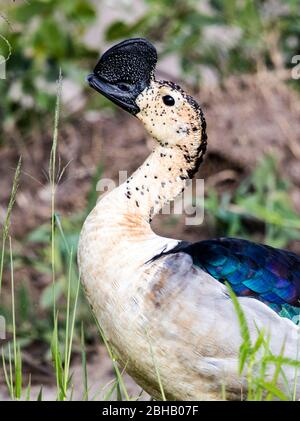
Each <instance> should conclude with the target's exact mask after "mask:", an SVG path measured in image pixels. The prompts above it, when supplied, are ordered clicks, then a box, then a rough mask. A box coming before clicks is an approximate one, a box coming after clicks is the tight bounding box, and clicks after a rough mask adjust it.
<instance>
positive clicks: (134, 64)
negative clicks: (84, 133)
mask: <svg viewBox="0 0 300 421" xmlns="http://www.w3.org/2000/svg"><path fill="white" fill-rule="evenodd" d="M156 62H157V52H156V49H155V47H154V46H153V45H152V44H151V43H150V42H149V41H147V40H146V39H144V38H133V39H129V40H126V41H123V42H120V43H119V44H117V45H115V46H113V47H112V48H110V49H109V50H107V51H106V52H105V53H104V54H103V55H102V57H101V58H100V60H99V61H98V63H97V65H96V67H95V68H94V72H93V73H92V74H90V75H89V76H88V78H87V80H88V82H89V84H90V86H91V87H92V88H94V89H95V90H96V91H98V92H100V93H101V94H102V95H104V96H106V97H107V98H108V99H110V100H111V101H113V102H114V103H116V104H117V105H119V106H120V107H122V108H123V109H125V110H126V111H129V112H130V113H132V114H136V113H138V112H139V108H138V107H137V105H136V102H135V100H136V98H137V96H138V95H139V94H140V93H141V92H142V91H143V90H144V89H145V88H146V87H147V86H148V85H149V84H150V81H151V79H152V78H153V77H154V70H155V66H156Z"/></svg>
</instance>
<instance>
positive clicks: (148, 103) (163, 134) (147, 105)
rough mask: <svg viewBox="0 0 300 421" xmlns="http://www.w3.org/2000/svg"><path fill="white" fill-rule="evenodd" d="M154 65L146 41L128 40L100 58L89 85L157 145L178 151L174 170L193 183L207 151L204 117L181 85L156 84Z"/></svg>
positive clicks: (152, 50) (153, 53)
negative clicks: (142, 127)
mask: <svg viewBox="0 0 300 421" xmlns="http://www.w3.org/2000/svg"><path fill="white" fill-rule="evenodd" d="M156 62H157V52H156V49H155V47H154V46H153V45H152V44H151V43H150V42H149V41H147V40H145V39H143V38H134V39H129V40H126V41H123V42H121V43H119V44H117V45H115V46H114V47H112V48H110V49H109V50H108V51H106V53H104V54H103V56H102V57H101V58H100V60H99V62H98V63H97V65H96V67H95V69H94V72H93V73H92V74H91V75H89V77H88V82H89V84H90V85H91V86H92V87H93V88H94V89H96V90H97V91H98V92H100V93H102V94H103V95H105V96H106V97H107V98H109V99H110V100H111V101H113V102H114V103H116V104H117V105H119V106H120V107H121V108H123V109H125V110H126V111H129V112H130V113H131V114H134V115H135V116H136V117H138V118H139V120H141V121H142V122H143V124H144V125H145V127H146V129H147V130H148V132H149V133H150V134H151V135H152V136H153V138H154V139H156V140H157V141H158V143H159V144H160V145H161V146H163V147H166V148H170V149H172V148H174V149H176V150H177V151H180V154H179V155H180V156H179V160H178V162H177V166H178V167H180V168H181V169H182V173H183V175H182V177H185V178H192V177H193V175H194V174H195V172H196V171H197V170H198V168H199V165H200V164H201V162H202V158H203V155H204V153H205V151H206V143H207V142H206V141H207V136H206V122H205V118H204V115H203V112H202V110H201V108H200V106H199V104H198V103H197V102H196V101H195V100H194V98H192V97H191V96H190V95H188V94H186V92H184V90H183V89H181V88H180V86H178V85H176V84H175V83H173V82H170V81H164V80H156V79H155V77H154V71H155V66H156ZM163 156H164V154H163V153H162V157H163Z"/></svg>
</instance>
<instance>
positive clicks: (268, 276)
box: [169, 238, 300, 318]
mask: <svg viewBox="0 0 300 421" xmlns="http://www.w3.org/2000/svg"><path fill="white" fill-rule="evenodd" d="M170 252H171V253H174V252H184V253H188V254H189V255H191V256H192V258H193V262H194V264H195V265H196V266H198V267H200V268H201V269H203V270H204V271H206V272H208V273H209V274H210V275H211V276H213V277H214V278H215V279H217V280H218V281H220V282H222V283H224V282H225V281H227V282H228V283H229V284H230V285H231V287H232V289H233V291H234V292H235V293H236V295H238V296H250V297H254V298H256V299H259V300H261V301H263V302H264V303H266V304H267V305H269V306H270V307H272V308H273V309H274V310H275V311H277V312H278V313H281V312H282V311H283V312H288V313H290V314H291V318H292V316H294V315H295V314H299V309H297V307H300V302H299V299H300V256H297V255H296V254H294V253H292V252H289V251H286V250H280V249H275V248H273V247H269V246H266V245H262V244H255V243H252V242H250V241H247V240H241V239H235V238H219V239H214V240H207V241H200V242H198V243H194V244H191V243H186V242H182V243H179V245H178V246H177V247H176V248H175V249H173V250H172V251H170ZM170 252H169V253H170ZM294 310H295V311H294ZM283 315H286V314H283Z"/></svg>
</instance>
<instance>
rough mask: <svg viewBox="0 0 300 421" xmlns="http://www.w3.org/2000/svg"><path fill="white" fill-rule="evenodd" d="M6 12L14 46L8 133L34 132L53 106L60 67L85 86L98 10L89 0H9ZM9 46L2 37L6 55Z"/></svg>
mask: <svg viewBox="0 0 300 421" xmlns="http://www.w3.org/2000/svg"><path fill="white" fill-rule="evenodd" d="M2 14H3V18H2V19H0V33H1V34H2V35H3V36H4V37H5V38H6V39H7V41H8V42H9V43H10V45H11V49H12V54H11V56H10V58H9V60H8V62H7V72H6V74H7V79H6V80H5V81H3V80H2V81H0V96H1V98H2V100H1V108H0V112H1V122H0V125H1V127H0V133H2V135H3V134H4V133H3V130H4V131H8V130H15V129H16V128H18V129H19V130H23V129H24V128H27V129H28V130H32V129H33V128H34V126H35V125H36V124H38V122H41V121H42V120H41V117H43V116H46V115H47V114H49V111H50V110H53V108H54V105H55V97H56V87H55V80H56V79H57V77H58V74H59V69H60V68H61V69H62V73H63V75H64V77H70V78H71V79H72V80H74V81H77V82H79V81H80V83H81V84H82V81H83V80H84V77H85V75H86V72H87V71H86V70H83V69H84V67H88V63H86V61H87V60H88V59H89V58H90V57H92V58H93V59H94V58H95V52H93V51H92V50H91V49H90V48H88V47H87V46H86V45H85V44H83V42H82V38H83V35H84V34H85V31H86V30H87V28H88V25H89V24H90V23H91V22H93V20H94V18H95V16H96V14H95V10H94V7H93V5H92V3H91V2H90V1H88V0H63V1H60V0H38V1H30V2H27V1H26V2H25V1H24V2H19V3H18V4H16V3H13V2H9V3H8V2H6V6H5V7H4V10H3V13H2ZM7 49H8V46H7V43H6V42H4V40H2V42H1V43H0V54H2V55H3V56H5V57H6V56H7V53H8V51H7ZM4 50H5V51H4ZM0 136H1V135H0ZM0 140H1V138H0Z"/></svg>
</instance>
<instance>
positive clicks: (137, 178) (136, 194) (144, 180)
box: [122, 146, 191, 223]
mask: <svg viewBox="0 0 300 421" xmlns="http://www.w3.org/2000/svg"><path fill="white" fill-rule="evenodd" d="M190 174H191V173H190V165H188V164H187V162H186V160H185V159H184V157H183V153H182V151H181V150H179V149H175V148H174V149H171V148H168V147H164V146H158V147H157V148H156V149H155V150H154V151H153V152H152V153H151V155H150V156H149V157H148V159H147V160H146V161H145V162H144V163H143V165H142V166H141V167H140V168H138V170H137V171H135V173H134V174H133V175H132V176H131V177H129V178H128V180H127V181H126V182H125V183H124V185H123V186H122V190H123V191H122V194H124V199H123V198H122V200H124V201H125V204H126V208H127V212H128V211H131V212H132V213H134V214H139V215H140V216H141V217H142V219H143V220H145V222H148V223H149V222H151V220H152V218H153V216H154V215H156V214H157V213H159V211H160V210H161V209H162V207H163V206H164V205H165V204H167V203H169V202H170V201H172V200H174V199H175V198H176V196H178V194H180V193H181V192H182V191H183V190H184V188H185V186H186V183H187V180H188V179H189V178H190Z"/></svg>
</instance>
